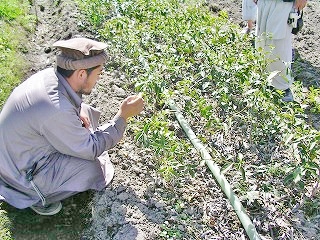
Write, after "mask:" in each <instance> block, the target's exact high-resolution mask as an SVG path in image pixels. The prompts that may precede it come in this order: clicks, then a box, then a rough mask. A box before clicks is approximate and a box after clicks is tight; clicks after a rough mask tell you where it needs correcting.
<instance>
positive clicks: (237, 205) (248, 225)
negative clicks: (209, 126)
mask: <svg viewBox="0 0 320 240" xmlns="http://www.w3.org/2000/svg"><path fill="white" fill-rule="evenodd" d="M168 105H169V107H170V108H171V109H172V110H173V111H174V113H175V116H176V118H177V120H178V122H179V124H180V125H181V127H182V129H183V130H184V132H185V133H186V135H187V136H188V138H189V140H190V141H191V143H192V144H193V146H194V147H195V148H196V149H197V150H198V151H199V152H200V156H201V158H202V159H203V160H204V161H205V163H206V165H207V166H208V168H209V169H210V170H211V172H212V174H213V176H214V177H215V179H216V181H217V182H218V183H219V185H220V187H221V189H222V191H223V192H224V193H225V195H226V196H227V198H228V199H229V201H230V203H231V205H232V207H233V209H234V210H235V212H236V214H237V215H238V218H239V220H240V222H241V223H242V225H243V227H244V229H245V231H246V233H247V235H248V237H249V238H250V240H260V239H261V238H260V236H259V234H258V233H257V230H256V228H255V226H254V225H253V223H252V222H251V220H250V218H249V216H248V215H247V214H246V212H245V209H244V207H243V206H242V204H241V202H240V200H239V198H238V197H237V196H236V195H235V193H234V192H233V190H232V188H231V186H230V184H229V183H228V181H227V179H226V178H225V176H224V175H223V174H222V173H221V171H220V167H219V166H218V165H217V164H215V163H214V161H213V160H212V157H211V155H210V153H209V152H208V151H207V150H206V148H205V147H204V146H203V144H202V143H201V141H200V140H199V139H198V138H197V136H196V135H195V133H194V132H193V131H192V129H191V128H190V127H189V125H188V123H187V121H186V119H185V118H184V117H183V115H182V114H181V112H180V111H179V110H178V109H177V107H176V105H175V103H174V101H173V100H169V102H168Z"/></svg>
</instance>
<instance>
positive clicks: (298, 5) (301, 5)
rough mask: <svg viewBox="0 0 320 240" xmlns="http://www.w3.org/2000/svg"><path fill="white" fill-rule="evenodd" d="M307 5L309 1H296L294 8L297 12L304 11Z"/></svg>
mask: <svg viewBox="0 0 320 240" xmlns="http://www.w3.org/2000/svg"><path fill="white" fill-rule="evenodd" d="M306 5H307V0H296V1H295V3H294V8H295V9H297V10H302V9H303V8H304V7H305V6H306Z"/></svg>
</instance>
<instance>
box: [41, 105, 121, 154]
mask: <svg viewBox="0 0 320 240" xmlns="http://www.w3.org/2000/svg"><path fill="white" fill-rule="evenodd" d="M125 128H126V122H125V120H124V119H123V118H116V119H114V120H111V121H110V122H108V123H107V124H104V125H102V126H101V127H100V128H98V129H97V131H95V132H93V133H92V132H91V131H89V130H88V129H86V128H84V127H83V126H82V122H81V120H80V118H79V116H78V115H77V113H76V112H75V111H73V110H71V109H69V110H64V111H60V112H57V113H56V114H54V115H53V116H51V117H50V118H47V119H46V121H45V122H44V123H43V124H42V126H41V128H40V131H41V134H42V135H43V136H44V137H45V139H46V140H47V141H48V143H49V144H50V145H52V147H54V148H55V149H56V151H58V152H60V153H62V154H66V155H70V156H74V157H79V158H83V159H88V160H95V159H96V158H97V157H98V156H100V155H101V154H102V153H103V152H104V151H106V150H108V149H110V148H112V147H114V146H115V145H116V144H117V143H118V142H119V141H120V140H121V138H122V137H123V133H124V131H125Z"/></svg>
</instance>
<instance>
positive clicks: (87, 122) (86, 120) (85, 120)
mask: <svg viewBox="0 0 320 240" xmlns="http://www.w3.org/2000/svg"><path fill="white" fill-rule="evenodd" d="M80 119H81V121H82V125H83V126H84V127H85V128H86V129H89V127H90V119H89V117H88V116H87V114H85V113H84V111H82V109H81V110H80Z"/></svg>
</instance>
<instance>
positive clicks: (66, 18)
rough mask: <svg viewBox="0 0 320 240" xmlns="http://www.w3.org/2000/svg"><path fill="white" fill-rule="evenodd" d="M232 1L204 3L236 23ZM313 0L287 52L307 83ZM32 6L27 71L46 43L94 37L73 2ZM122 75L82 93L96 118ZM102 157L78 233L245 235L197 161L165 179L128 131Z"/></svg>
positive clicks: (314, 80) (50, 52)
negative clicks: (101, 179)
mask: <svg viewBox="0 0 320 240" xmlns="http://www.w3.org/2000/svg"><path fill="white" fill-rule="evenodd" d="M240 2H241V1H239V0H229V1H224V0H218V1H211V2H210V1H209V4H208V6H209V7H210V9H211V10H212V11H213V14H214V12H217V11H219V10H222V9H225V10H226V11H228V12H229V15H230V18H231V19H232V20H233V21H234V22H235V23H236V24H239V25H243V21H242V20H241V5H240ZM319 7H320V5H319V2H317V1H311V0H310V1H308V7H307V8H306V11H305V27H304V29H303V31H302V32H301V34H299V35H298V36H296V37H295V38H294V47H295V50H296V55H295V56H296V58H297V59H299V63H298V66H297V67H299V69H303V71H301V72H296V76H297V78H298V79H301V80H303V82H304V84H305V85H306V86H308V87H309V86H315V87H319V74H320V69H319V66H320V59H319V53H320V46H319V44H318V43H319V21H320V8H319ZM33 11H34V13H35V14H37V16H38V18H39V23H38V26H37V30H36V32H35V34H32V35H31V36H30V41H29V49H30V51H29V52H28V53H27V55H26V57H27V59H28V60H29V61H30V63H31V65H32V67H31V69H30V71H29V72H28V75H31V74H33V73H34V72H36V71H38V70H41V69H44V68H46V67H49V66H52V65H53V63H54V56H55V50H54V49H52V48H51V45H52V43H53V42H55V41H57V40H59V39H69V38H71V37H75V36H86V37H90V38H93V37H94V36H93V34H92V33H89V32H84V31H82V30H81V28H80V25H81V24H79V19H78V16H79V13H78V12H77V7H76V6H75V3H74V2H73V1H71V0H42V1H36V5H35V6H33ZM129 81H130V79H126V77H125V76H124V75H123V74H122V73H121V72H117V71H113V72H105V74H103V76H102V79H101V80H100V82H99V85H98V86H97V88H96V89H95V90H94V91H93V93H92V94H91V96H89V97H88V98H87V99H86V101H87V102H89V103H90V104H91V105H93V106H95V107H97V108H99V109H100V110H101V111H102V113H103V118H102V121H106V120H108V119H110V118H111V117H112V116H113V115H114V114H115V113H116V111H117V109H118V107H119V104H120V102H121V101H122V100H123V99H124V98H125V97H126V96H128V95H130V94H131V93H130V92H129V91H128V90H126V89H125V87H124V86H125V85H126V84H127V83H129ZM194 155H195V161H198V159H199V157H198V156H197V154H196V153H194ZM110 156H111V159H112V160H113V163H114V166H115V178H114V180H113V181H112V183H111V184H110V185H109V186H108V187H107V189H106V190H105V191H102V192H98V193H96V194H95V196H94V198H93V201H92V225H91V227H90V228H89V229H87V230H86V231H85V232H84V233H83V237H82V239H104V240H107V239H116V240H124V239H125V240H131V239H132V240H133V239H148V240H151V239H160V236H161V235H163V239H170V236H171V239H178V237H179V236H180V237H181V238H182V239H247V236H246V234H245V232H244V230H243V228H242V227H241V223H240V222H239V220H238V218H237V216H236V214H235V213H234V211H233V209H232V207H231V205H230V204H229V202H228V201H227V200H226V199H225V197H224V194H223V193H222V192H221V190H220V188H219V187H218V186H217V184H216V183H215V181H214V179H213V178H212V176H211V173H210V171H208V170H207V169H206V168H205V167H200V166H199V167H198V169H196V175H195V176H194V177H193V178H191V177H190V176H185V178H184V179H178V180H177V181H175V182H174V181H173V182H170V183H167V182H165V181H163V179H162V178H161V177H160V176H159V174H158V173H157V171H155V166H154V163H153V162H151V160H150V159H151V158H150V157H149V153H148V151H147V150H145V149H141V148H139V147H138V146H136V145H135V144H134V142H133V140H132V136H131V135H130V132H127V133H126V136H125V137H124V139H123V140H122V141H121V142H120V143H119V144H118V145H117V146H116V147H115V148H114V149H112V150H111V151H110ZM195 165H197V163H195ZM179 199H180V200H181V199H182V200H183V201H180V200H179ZM284 224H288V223H287V222H286V223H284ZM170 227H171V230H169V228H170ZM173 227H174V228H173ZM172 228H173V229H172ZM288 229H290V226H289V227H288ZM260 232H261V233H263V235H265V238H264V239H271V237H270V233H269V229H268V226H263V223H261V229H260ZM303 234H305V235H304V236H305V237H306V238H305V239H315V238H313V237H314V236H312V235H310V236H308V234H307V233H306V232H304V231H303V230H301V237H303ZM309 237H310V238H309ZM300 239H304V238H300Z"/></svg>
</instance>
